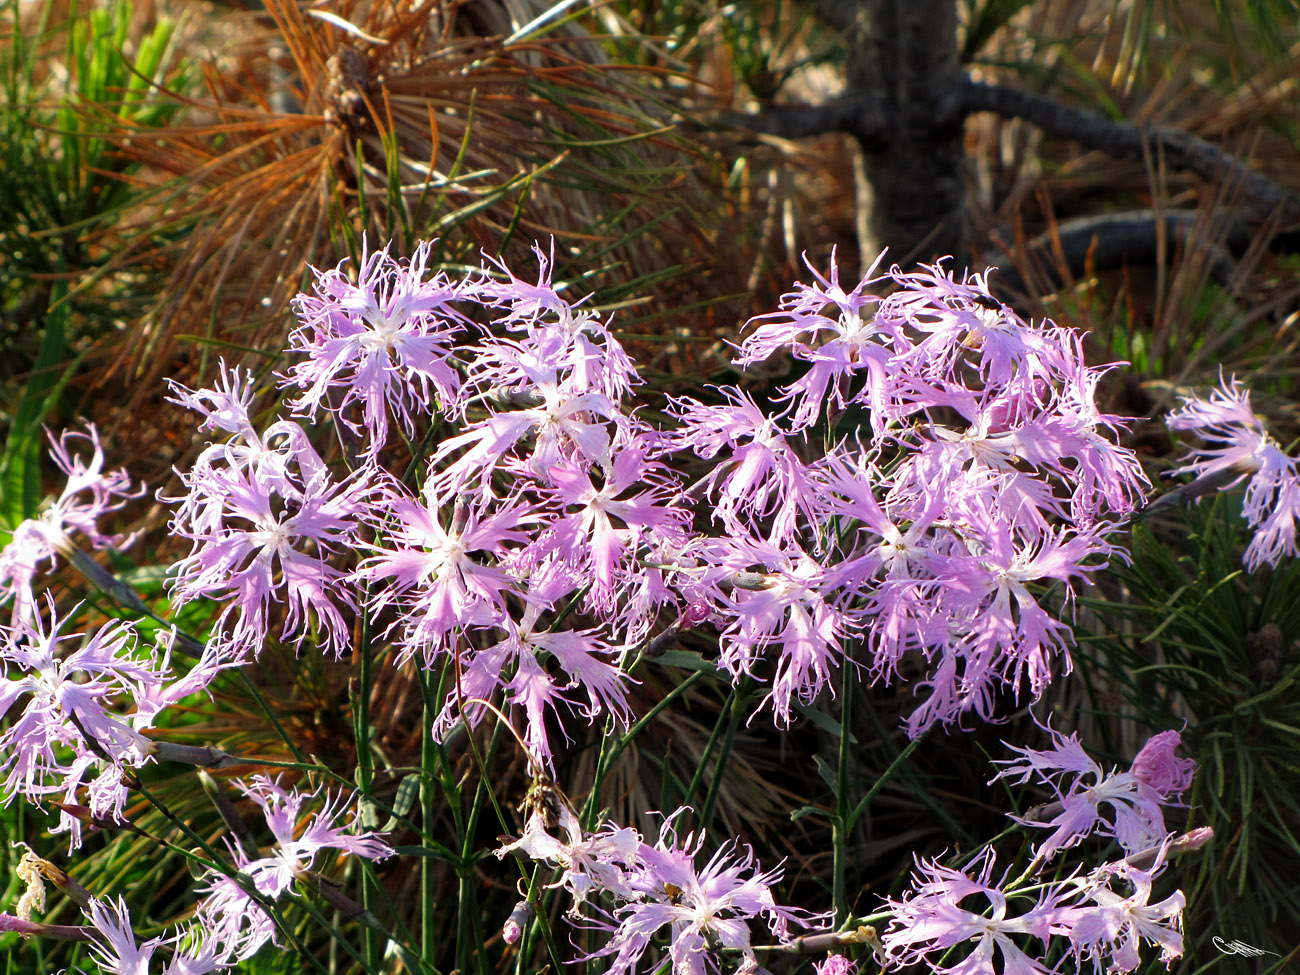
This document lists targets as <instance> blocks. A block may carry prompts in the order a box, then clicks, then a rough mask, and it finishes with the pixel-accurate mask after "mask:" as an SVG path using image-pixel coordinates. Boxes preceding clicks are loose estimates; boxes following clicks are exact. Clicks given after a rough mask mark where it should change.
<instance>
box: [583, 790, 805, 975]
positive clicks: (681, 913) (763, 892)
mask: <svg viewBox="0 0 1300 975" xmlns="http://www.w3.org/2000/svg"><path fill="white" fill-rule="evenodd" d="M684 811H685V810H682V809H679V810H678V811H677V812H675V813H673V814H672V815H671V816H668V817H667V818H666V819H665V821H664V824H663V828H662V829H661V830H660V833H659V840H658V842H656V843H655V845H654V846H650V845H649V844H647V843H642V844H641V847H640V850H639V854H638V863H639V866H638V868H637V869H636V870H635V871H634V872H633V873H632V874H631V876H630V877H629V878H628V887H629V888H630V889H631V890H632V891H633V895H634V899H631V900H628V901H626V902H625V903H624V904H623V905H622V906H620V907H617V908H615V910H614V913H613V916H612V918H610V919H609V920H608V921H594V922H593V923H592V927H593V928H595V929H598V930H607V931H610V932H611V933H612V934H613V937H612V938H610V941H609V943H608V944H606V945H605V946H604V947H603V948H600V949H598V950H597V951H594V952H592V953H591V954H590V955H589V956H587V957H588V958H610V957H612V961H611V963H610V967H609V969H608V971H609V973H610V975H631V973H632V972H634V971H636V970H637V965H638V964H639V962H640V960H641V956H642V955H643V954H644V953H645V951H646V949H647V948H648V947H649V946H650V941H651V939H652V938H653V937H654V936H655V934H656V933H657V932H659V931H660V930H661V929H662V928H664V927H665V926H667V927H669V929H670V931H669V945H668V955H669V957H670V958H671V959H672V966H673V973H674V975H703V973H704V972H706V971H714V972H720V971H721V966H720V965H719V963H718V961H717V959H716V958H715V957H714V956H713V954H712V953H713V952H715V951H717V950H719V949H732V950H735V951H739V952H740V955H741V963H740V971H741V972H754V971H757V969H758V960H757V958H756V957H755V955H754V948H753V945H752V943H751V942H750V929H749V922H750V921H751V920H752V919H754V918H756V917H759V916H760V915H761V916H763V917H764V918H765V919H766V924H767V927H768V929H769V930H770V931H771V932H772V934H773V935H775V936H776V937H778V938H786V937H788V932H789V926H790V924H791V923H795V924H800V925H807V924H808V923H809V922H810V921H811V920H812V918H810V917H809V916H807V915H805V914H804V913H803V912H801V911H799V910H797V909H794V908H789V907H782V906H780V905H778V904H777V903H776V899H775V898H774V897H773V895H772V889H771V885H772V884H774V883H776V881H778V880H779V879H780V877H781V868H780V867H779V866H778V867H776V868H774V869H772V870H768V871H765V872H764V871H759V870H758V869H757V863H756V861H755V859H754V851H753V850H752V849H749V848H748V847H746V848H745V852H744V853H743V854H742V853H740V850H739V847H738V846H737V845H736V844H735V843H726V844H724V845H723V846H722V847H721V848H720V849H719V850H718V851H717V852H716V853H715V854H714V855H713V857H712V858H711V859H710V860H709V862H708V863H707V864H706V865H705V866H704V868H703V869H702V870H701V869H698V868H697V867H696V866H695V857H696V855H697V854H698V853H699V852H700V849H701V847H702V846H703V845H704V834H703V833H700V834H699V836H698V838H697V837H696V836H695V835H694V834H688V835H687V837H686V839H685V840H682V841H679V840H678V838H677V834H676V831H675V830H674V828H673V822H674V820H676V819H677V817H678V816H679V815H681V814H682V813H683V812H684ZM746 874H749V876H746Z"/></svg>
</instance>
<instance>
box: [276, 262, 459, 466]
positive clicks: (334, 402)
mask: <svg viewBox="0 0 1300 975" xmlns="http://www.w3.org/2000/svg"><path fill="white" fill-rule="evenodd" d="M432 246H433V244H432V243H431V242H428V241H426V242H424V243H421V244H420V245H419V246H418V247H416V249H415V253H414V254H412V255H411V259H410V261H409V262H407V263H405V264H403V263H401V262H399V261H397V260H395V259H394V258H392V257H390V256H389V253H388V249H387V248H385V249H384V250H382V251H378V252H372V253H369V254H367V253H366V252H365V249H364V244H363V249H362V255H361V264H360V271H359V273H358V280H357V283H356V284H353V283H351V282H350V281H349V280H348V278H347V276H346V275H345V274H344V273H343V266H342V265H340V266H339V267H338V268H336V269H334V270H331V271H326V272H324V273H322V272H320V271H316V272H315V273H316V283H315V290H316V294H315V295H307V294H300V295H298V297H297V298H296V299H295V300H294V307H295V310H296V311H297V313H298V318H299V321H300V325H299V326H298V328H296V329H295V330H294V331H293V333H292V334H291V335H290V336H289V350H290V351H291V352H297V353H301V354H303V355H305V356H306V359H305V360H304V361H301V362H297V363H295V364H294V365H293V366H291V367H290V368H289V370H288V372H287V373H286V374H285V375H284V377H283V385H284V386H292V387H297V388H299V389H301V390H302V393H301V394H299V395H298V397H297V398H296V399H293V400H291V401H290V405H291V406H292V407H293V409H294V411H295V412H296V413H298V414H300V415H303V416H308V417H311V418H312V419H315V417H316V414H317V412H318V411H319V410H321V409H327V410H329V411H330V412H332V413H334V414H335V416H336V417H337V418H338V419H339V421H340V422H342V423H345V424H347V425H348V426H349V427H350V428H351V429H352V430H354V431H355V432H356V433H358V434H360V435H361V436H362V438H363V441H364V443H365V448H364V450H363V451H362V456H365V457H372V456H374V455H375V454H376V453H377V452H378V451H379V450H381V449H382V448H383V447H384V445H385V444H386V443H387V442H388V423H389V414H390V413H391V414H392V416H393V417H394V418H396V420H397V422H398V424H399V425H400V426H401V428H402V430H403V431H404V432H405V433H406V435H407V436H408V437H409V436H411V435H412V434H413V432H414V429H415V427H414V417H413V413H419V414H422V415H425V416H428V415H431V414H432V413H433V412H434V408H435V403H436V405H437V406H439V407H441V410H442V412H444V413H450V414H453V415H454V414H456V413H458V412H459V411H460V407H461V403H460V374H459V372H458V371H457V369H456V366H455V363H454V360H453V357H452V353H451V343H452V341H453V339H454V337H455V334H456V332H457V330H459V328H460V327H461V325H462V324H464V323H467V322H468V319H467V318H466V317H465V315H464V314H462V313H461V312H460V311H459V310H457V308H456V303H457V302H459V301H461V300H464V299H468V298H473V297H475V295H476V291H475V287H476V285H475V283H474V282H473V281H470V280H465V281H460V282H453V281H452V280H451V279H450V278H448V277H447V275H446V274H442V273H438V274H434V275H432V276H428V275H427V274H426V266H427V264H428V261H429V257H430V249H431V248H432ZM353 406H356V407H359V409H360V414H361V416H360V420H359V421H358V420H353V419H352V418H351V417H350V416H349V413H350V409H351V408H352V407H353Z"/></svg>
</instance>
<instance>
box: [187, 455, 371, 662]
mask: <svg viewBox="0 0 1300 975" xmlns="http://www.w3.org/2000/svg"><path fill="white" fill-rule="evenodd" d="M314 453H315V452H314V451H312V454H313V455H314ZM369 476H370V472H369V471H368V470H367V469H365V468H362V469H361V470H360V471H358V472H357V473H356V474H354V475H352V476H351V477H349V478H348V479H347V480H344V481H342V482H336V481H333V480H331V478H330V477H329V474H328V472H326V471H324V470H320V471H317V472H315V473H314V474H311V475H307V476H302V475H301V472H299V477H301V480H299V479H298V478H297V477H295V478H293V479H291V480H288V481H284V480H281V479H280V478H279V477H272V476H259V475H258V473H257V471H256V470H250V469H244V468H239V467H230V468H218V467H214V466H209V467H206V468H196V469H195V470H194V471H192V472H190V473H189V474H184V475H182V479H183V481H184V482H185V486H186V487H187V488H188V493H187V494H186V495H184V496H183V497H181V498H179V499H172V500H176V501H179V502H180V507H179V508H178V510H177V512H176V514H175V516H174V517H173V519H172V523H171V529H172V532H173V533H174V534H176V535H178V536H180V537H181V538H187V539H189V540H190V541H191V542H192V543H193V547H192V548H191V550H190V554H189V555H187V556H186V557H185V558H183V559H181V560H180V561H179V562H177V563H176V565H175V566H174V567H173V570H172V571H173V575H172V581H171V586H172V593H173V596H174V597H175V599H176V600H177V602H178V603H185V602H189V601H190V600H192V599H196V598H198V597H201V596H206V597H208V598H211V599H215V600H218V601H223V602H226V606H225V608H224V609H223V610H222V612H221V615H220V617H219V619H218V621H217V623H216V625H215V627H214V639H216V640H217V641H218V642H219V643H220V645H221V647H222V648H223V650H224V652H225V654H226V655H227V656H228V657H231V658H236V659H238V658H244V657H247V656H256V655H257V654H258V653H260V652H261V649H262V644H263V642H264V641H265V639H266V637H267V634H268V632H269V628H270V618H269V617H270V609H271V604H272V603H273V602H284V603H285V604H286V607H287V609H286V613H285V619H284V628H283V631H282V638H283V639H284V640H285V641H287V642H291V643H296V644H301V643H302V641H303V640H305V639H307V637H308V635H309V633H310V623H311V619H312V617H314V618H315V620H316V622H317V623H318V624H319V626H320V635H321V639H322V643H323V646H324V648H325V649H326V650H330V651H333V653H334V655H335V656H338V655H340V654H342V653H343V652H344V650H345V649H346V648H347V646H348V641H349V639H350V630H349V627H348V623H347V621H346V620H345V619H344V617H343V615H342V613H341V612H340V607H346V608H349V609H355V608H356V607H355V601H354V600H353V598H352V596H351V595H350V593H349V592H348V591H347V590H346V588H345V586H344V580H345V579H346V573H345V572H344V571H343V570H341V569H339V568H336V567H335V566H334V565H332V564H331V561H330V560H331V557H332V556H333V555H335V554H336V553H338V552H340V551H342V550H343V549H345V548H347V547H348V546H350V545H352V544H353V540H354V534H355V532H356V525H357V518H358V516H359V515H360V513H361V511H362V510H363V508H364V502H365V499H366V498H367V496H368V495H369V493H370V490H371V489H370V486H369V484H368V482H367V478H368V477H369ZM227 627H229V628H227Z"/></svg>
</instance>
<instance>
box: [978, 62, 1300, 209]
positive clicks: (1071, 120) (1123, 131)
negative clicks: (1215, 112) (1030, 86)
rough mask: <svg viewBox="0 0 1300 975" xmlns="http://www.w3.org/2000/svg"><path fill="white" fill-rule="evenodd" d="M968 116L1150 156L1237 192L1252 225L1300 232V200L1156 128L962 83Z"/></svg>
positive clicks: (1193, 140) (1110, 151)
mask: <svg viewBox="0 0 1300 975" xmlns="http://www.w3.org/2000/svg"><path fill="white" fill-rule="evenodd" d="M961 96H962V98H961V102H962V106H963V107H964V108H965V110H966V112H968V113H969V112H994V113H996V114H998V115H1002V116H1005V117H1007V118H1022V119H1024V120H1025V121H1026V122H1032V123H1033V124H1034V125H1037V126H1038V127H1039V128H1041V129H1043V130H1044V131H1046V132H1050V133H1051V134H1052V135H1055V136H1058V137H1060V138H1063V139H1073V140H1075V141H1076V142H1079V143H1082V144H1083V145H1085V146H1087V147H1089V148H1091V149H1098V150H1100V151H1101V152H1104V153H1106V154H1107V155H1110V156H1114V157H1116V158H1120V159H1134V160H1141V159H1142V158H1143V156H1144V154H1145V153H1146V152H1147V151H1148V150H1149V151H1151V152H1153V153H1159V154H1161V155H1162V156H1163V157H1164V161H1165V162H1166V163H1167V164H1168V165H1169V166H1172V167H1174V168H1175V169H1184V170H1188V171H1189V172H1193V173H1196V174H1197V175H1198V176H1201V177H1203V178H1204V179H1207V180H1210V181H1214V182H1218V181H1223V182H1225V183H1229V184H1231V185H1232V186H1233V187H1234V188H1237V189H1239V191H1240V193H1241V195H1242V199H1243V210H1244V212H1245V213H1246V215H1247V217H1248V218H1250V219H1251V220H1254V221H1260V222H1262V221H1264V220H1268V219H1271V218H1278V219H1280V222H1281V224H1282V226H1283V228H1294V227H1300V198H1298V197H1297V196H1296V195H1295V194H1294V193H1291V192H1290V191H1289V190H1287V189H1286V188H1284V187H1281V186H1279V185H1277V184H1276V183H1274V182H1273V181H1272V180H1270V179H1269V178H1268V177H1266V176H1264V175H1262V174H1261V173H1257V172H1255V171H1254V170H1252V169H1250V168H1249V167H1248V166H1246V165H1245V164H1244V163H1242V162H1240V161H1239V160H1237V159H1234V158H1233V157H1232V156H1230V155H1228V154H1227V153H1226V152H1224V151H1223V150H1221V149H1218V148H1216V147H1215V146H1213V145H1211V144H1210V143H1208V142H1206V141H1205V140H1204V139H1198V138H1197V137H1196V136H1194V135H1189V134H1188V133H1186V132H1179V131H1177V130H1174V129H1166V128H1162V127H1160V126H1154V125H1138V124H1134V123H1123V122H1112V121H1111V120H1110V119H1108V118H1106V117H1105V116H1103V115H1099V114H1098V113H1096V112H1089V111H1086V110H1084V109H1079V108H1072V107H1070V106H1068V105H1062V104H1061V103H1060V102H1058V101H1056V100H1054V99H1051V98H1047V97H1045V96H1043V95H1035V94H1031V93H1030V92H1025V91H1019V90H1017V89H1014V88H1005V87H1003V86H1001V85H987V84H983V83H982V82H978V81H971V80H970V79H966V80H965V81H963V82H962V84H961Z"/></svg>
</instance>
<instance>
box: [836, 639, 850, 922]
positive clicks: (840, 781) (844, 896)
mask: <svg viewBox="0 0 1300 975" xmlns="http://www.w3.org/2000/svg"><path fill="white" fill-rule="evenodd" d="M853 677H854V668H853V664H852V663H851V662H850V661H849V660H848V659H847V658H846V659H845V660H844V663H843V664H842V671H841V674H840V749H839V757H838V761H837V762H836V769H835V816H834V818H833V819H832V820H831V897H832V903H833V904H834V905H835V923H836V924H837V925H838V924H841V923H843V922H844V920H845V919H846V918H847V917H848V916H849V895H848V886H847V873H848V845H849V833H850V832H852V829H853V819H852V818H851V817H852V812H851V811H850V809H849V742H850V741H851V740H852V731H853V729H852V719H853Z"/></svg>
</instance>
